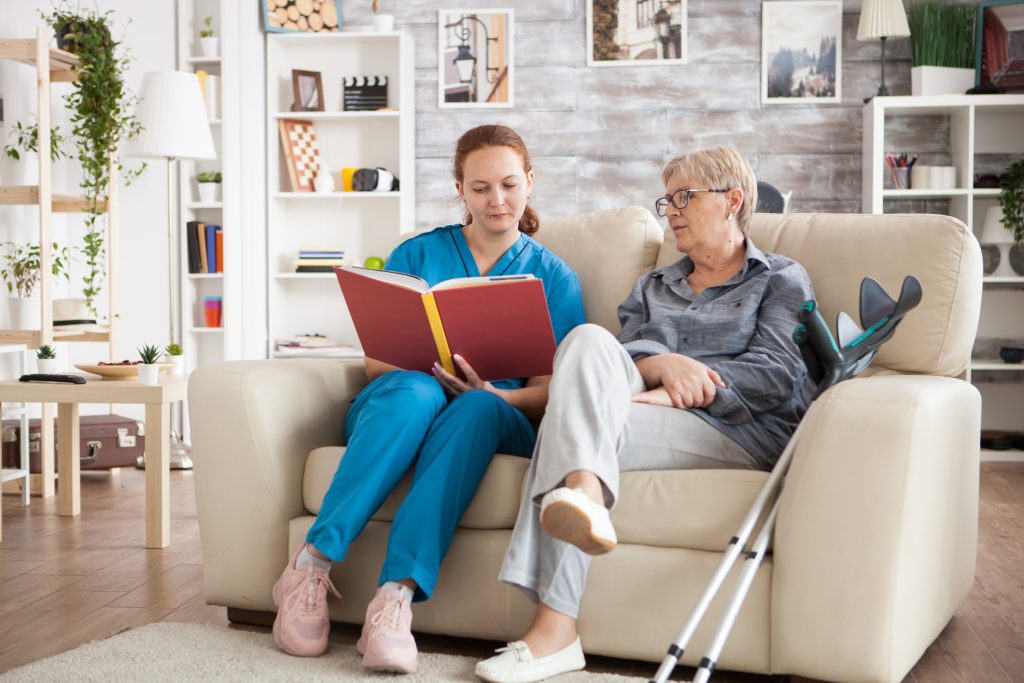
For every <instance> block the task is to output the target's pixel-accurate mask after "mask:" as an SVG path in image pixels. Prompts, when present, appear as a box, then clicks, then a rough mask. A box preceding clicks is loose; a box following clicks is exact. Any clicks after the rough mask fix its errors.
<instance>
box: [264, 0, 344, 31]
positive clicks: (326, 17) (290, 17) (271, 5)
mask: <svg viewBox="0 0 1024 683" xmlns="http://www.w3.org/2000/svg"><path fill="white" fill-rule="evenodd" d="M266 20H267V26H268V27H269V28H283V29H286V30H289V31H309V32H310V33H327V32H331V31H337V30H338V7H337V5H335V0H267V16H266Z"/></svg>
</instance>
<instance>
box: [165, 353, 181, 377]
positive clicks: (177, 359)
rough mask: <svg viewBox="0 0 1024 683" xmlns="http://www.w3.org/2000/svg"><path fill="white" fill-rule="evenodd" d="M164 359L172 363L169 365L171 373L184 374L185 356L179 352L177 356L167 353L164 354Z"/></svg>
mask: <svg viewBox="0 0 1024 683" xmlns="http://www.w3.org/2000/svg"><path fill="white" fill-rule="evenodd" d="M164 360H166V361H167V362H168V363H174V365H173V367H171V374H172V375H183V374H185V356H183V355H180V354H179V355H177V356H172V355H170V354H168V355H166V356H164Z"/></svg>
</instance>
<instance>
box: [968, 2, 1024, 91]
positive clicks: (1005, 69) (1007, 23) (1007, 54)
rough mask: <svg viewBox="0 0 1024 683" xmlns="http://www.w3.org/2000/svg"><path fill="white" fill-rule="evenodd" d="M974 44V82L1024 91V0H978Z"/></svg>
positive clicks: (994, 87)
mask: <svg viewBox="0 0 1024 683" xmlns="http://www.w3.org/2000/svg"><path fill="white" fill-rule="evenodd" d="M977 43H978V44H977V47H976V52H975V60H974V79H975V85H977V86H980V87H985V88H992V89H997V90H998V91H1001V92H1008V93H1024V2H1022V1H1020V0H982V1H981V2H980V3H978V41H977Z"/></svg>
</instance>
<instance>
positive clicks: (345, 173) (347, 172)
mask: <svg viewBox="0 0 1024 683" xmlns="http://www.w3.org/2000/svg"><path fill="white" fill-rule="evenodd" d="M358 170H359V169H358V168H343V169H341V189H342V191H344V192H351V191H352V176H354V175H355V174H356V171H358Z"/></svg>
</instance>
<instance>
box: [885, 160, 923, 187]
mask: <svg viewBox="0 0 1024 683" xmlns="http://www.w3.org/2000/svg"><path fill="white" fill-rule="evenodd" d="M916 161H917V155H914V156H912V157H910V158H908V157H907V155H906V154H886V155H885V168H886V181H885V187H886V189H889V190H909V189H910V187H911V178H910V174H911V169H912V168H913V166H914V162H916Z"/></svg>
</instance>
